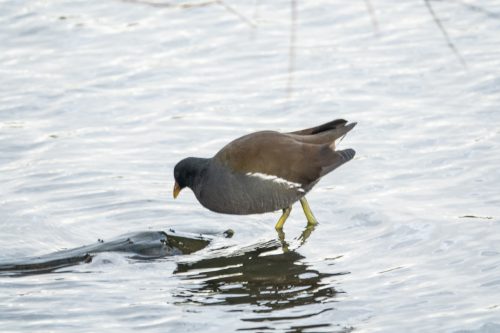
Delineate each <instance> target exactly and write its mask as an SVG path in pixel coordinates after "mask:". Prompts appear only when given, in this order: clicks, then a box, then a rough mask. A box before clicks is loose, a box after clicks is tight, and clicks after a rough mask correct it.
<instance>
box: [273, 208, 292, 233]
mask: <svg viewBox="0 0 500 333" xmlns="http://www.w3.org/2000/svg"><path fill="white" fill-rule="evenodd" d="M291 211H292V206H290V207H287V208H285V209H283V215H281V217H280V219H279V220H278V223H276V225H275V226H274V228H275V229H276V230H281V229H283V225H284V224H285V221H286V219H287V218H288V216H289V215H290V212H291Z"/></svg>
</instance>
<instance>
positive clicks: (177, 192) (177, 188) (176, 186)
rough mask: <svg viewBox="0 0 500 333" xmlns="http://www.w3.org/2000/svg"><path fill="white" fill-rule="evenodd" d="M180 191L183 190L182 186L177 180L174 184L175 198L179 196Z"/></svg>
mask: <svg viewBox="0 0 500 333" xmlns="http://www.w3.org/2000/svg"><path fill="white" fill-rule="evenodd" d="M180 192H181V187H180V186H179V184H177V182H176V183H175V185H174V199H176V198H177V196H178V195H179V193H180Z"/></svg>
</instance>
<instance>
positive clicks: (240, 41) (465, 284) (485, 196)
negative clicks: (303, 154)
mask: <svg viewBox="0 0 500 333" xmlns="http://www.w3.org/2000/svg"><path fill="white" fill-rule="evenodd" d="M367 3H368V4H370V5H371V7H373V12H372V14H373V15H372V16H371V15H370V11H369V10H368V7H367ZM427 4H430V5H431V8H430V9H431V10H429V7H428V6H427V5H426V2H424V1H406V2H401V1H393V0H382V1H376V2H375V1H373V2H371V3H369V2H365V1H350V2H340V1H337V2H329V1H315V2H299V1H291V2H288V1H272V2H265V1H248V2H242V1H239V2H210V1H206V2H195V1H193V2H187V1H186V2H176V1H173V2H171V3H166V2H160V1H158V2H142V1H118V0H116V1H114V0H110V1H95V0H94V1H72V2H68V1H42V0H33V1H3V2H2V3H1V5H0V6H1V9H2V10H1V14H0V27H1V28H0V40H1V41H2V42H1V43H0V74H1V76H0V77H1V78H0V150H1V154H0V184H1V187H0V194H1V196H0V230H1V232H0V248H1V249H2V251H1V253H0V260H3V261H5V260H7V261H12V260H14V259H16V258H22V257H30V256H39V255H44V254H47V253H51V252H55V251H59V250H63V249H72V248H77V247H79V246H82V245H86V244H93V243H96V242H97V240H98V239H103V240H109V239H113V238H115V237H117V236H118V235H122V234H126V233H136V232H141V231H151V230H169V229H170V228H173V229H175V230H180V231H182V232H186V233H193V234H200V233H201V234H212V235H216V234H221V233H222V232H223V231H224V230H226V229H228V228H231V229H233V230H234V231H235V235H234V237H233V238H231V239H227V238H223V237H216V238H215V240H214V241H213V242H212V243H211V244H210V245H209V246H207V247H206V248H204V249H203V250H201V251H198V252H196V253H192V254H189V255H180V256H175V257H165V258H161V259H155V260H135V259H131V258H129V257H127V256H126V255H124V254H123V253H115V252H106V253H101V254H99V255H97V256H96V257H95V258H94V260H93V261H92V262H91V263H88V264H82V265H78V266H71V267H66V268H61V269H60V270H56V271H54V272H51V273H48V274H41V275H27V276H22V277H13V276H10V277H1V278H0V327H2V332H20V331H27V332H47V331H51V332H68V331H72V332H93V331H98V330H99V331H106V332H118V331H119V332H124V331H141V332H165V331H166V332H199V331H203V332H226V331H228V332H229V331H253V332H267V331H273V332H350V331H352V330H354V331H358V332H500V319H499V318H500V301H499V300H500V245H499V244H500V242H499V240H500V218H499V217H500V191H499V189H500V168H499V165H500V140H499V137H500V128H499V125H498V124H499V123H500V112H499V107H500V70H499V68H500V56H499V55H500V37H499V34H498V31H500V3H498V1H493V0H481V1H475V2H461V1H430V2H427ZM433 14H434V16H433ZM440 27H444V29H446V30H445V31H443V30H441V28H440ZM335 118H346V119H347V120H349V121H357V122H358V125H357V127H356V128H355V129H354V130H353V131H352V132H351V133H349V135H348V136H347V137H346V138H345V139H344V140H343V141H342V143H341V144H340V147H341V148H347V147H352V148H354V149H355V150H356V151H357V155H356V158H355V159H354V160H353V161H351V162H349V163H348V164H347V165H345V166H343V167H341V168H340V169H338V170H336V171H335V172H334V173H332V174H331V175H329V176H327V177H325V178H324V179H323V180H322V181H321V182H320V183H319V184H318V186H317V187H316V188H315V190H313V191H312V192H311V193H310V194H309V196H308V199H309V203H310V205H311V207H312V209H313V211H314V213H315V215H316V217H317V218H318V220H319V221H320V224H319V225H318V227H317V228H316V230H314V232H313V233H312V234H311V236H310V237H309V238H308V239H307V241H306V242H305V243H304V244H301V242H300V240H299V239H298V238H299V237H300V235H301V233H302V232H303V228H304V226H305V223H306V221H305V218H304V216H303V214H302V212H301V211H300V205H297V207H295V208H294V210H293V211H292V214H291V216H290V218H289V220H288V221H287V223H286V225H285V233H286V241H287V243H288V245H287V249H288V251H284V250H283V247H282V244H281V243H280V242H279V241H278V240H277V239H278V237H277V235H276V232H275V231H274V228H273V226H274V224H275V222H276V220H277V219H278V217H279V213H270V214H264V215H256V216H227V215H220V214H215V213H212V212H209V211H207V210H205V209H204V208H203V207H201V206H200V205H199V204H198V203H197V202H196V200H195V198H194V195H192V193H190V192H189V191H183V192H182V193H181V195H180V197H179V198H178V199H177V200H176V201H173V199H172V198H171V196H172V194H171V191H172V187H173V176H172V169H173V166H174V165H175V163H176V162H177V161H179V160H180V159H182V158H183V157H186V156H203V157H209V156H212V155H213V154H214V153H215V152H216V151H217V150H218V149H220V148H221V147H222V146H223V145H224V144H225V143H226V142H228V141H230V140H231V139H234V138H236V137H238V136H240V135H243V134H246V133H249V132H252V131H256V130H261V129H276V130H295V129H300V128H304V127H310V126H314V125H317V124H320V123H323V122H327V121H330V120H332V119H335Z"/></svg>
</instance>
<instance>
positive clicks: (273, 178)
mask: <svg viewBox="0 0 500 333" xmlns="http://www.w3.org/2000/svg"><path fill="white" fill-rule="evenodd" d="M246 175H247V176H250V177H257V178H260V179H263V180H270V181H273V182H275V183H278V184H285V185H287V186H288V187H289V188H295V189H297V191H299V192H305V191H304V189H303V188H302V184H300V183H295V182H291V181H289V180H286V179H283V178H280V177H278V176H274V175H267V174H265V173H260V172H247V173H246Z"/></svg>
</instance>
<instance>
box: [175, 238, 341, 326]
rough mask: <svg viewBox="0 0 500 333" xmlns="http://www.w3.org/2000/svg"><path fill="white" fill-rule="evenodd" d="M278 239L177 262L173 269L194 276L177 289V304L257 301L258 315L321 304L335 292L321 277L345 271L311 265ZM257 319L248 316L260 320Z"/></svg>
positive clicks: (225, 303) (322, 307)
mask: <svg viewBox="0 0 500 333" xmlns="http://www.w3.org/2000/svg"><path fill="white" fill-rule="evenodd" d="M310 231H311V230H310ZM310 231H308V232H309V233H310ZM283 237H284V235H283ZM280 238H281V236H280ZM283 244H286V242H285V241H284V238H283V239H282V240H281V241H279V240H272V241H269V242H263V243H258V244H255V245H253V246H250V247H246V248H243V249H240V250H237V251H235V252H231V253H227V252H225V254H224V253H223V254H219V255H217V256H213V257H209V258H204V259H200V260H198V261H195V262H185V263H178V264H177V269H176V271H175V272H174V273H175V274H178V275H179V276H180V277H182V278H183V279H186V280H193V283H189V284H184V288H183V289H182V290H179V291H178V292H177V293H176V296H177V298H178V299H179V303H181V304H198V305H256V307H255V308H254V309H253V312H254V313H259V314H262V313H270V312H273V311H275V310H283V309H288V308H294V307H298V306H303V305H311V304H319V303H326V301H327V300H328V299H330V298H334V297H335V295H336V294H337V291H336V290H335V289H334V288H333V287H332V286H331V285H329V282H328V281H326V280H331V279H327V278H329V277H332V276H335V275H341V274H346V273H322V272H319V271H318V270H316V269H312V268H311V267H310V265H308V264H307V263H305V262H304V261H303V259H304V256H302V255H301V254H299V253H298V252H297V251H296V250H290V249H288V245H287V247H286V248H285V246H284V245H283ZM227 250H228V249H226V250H225V251H227ZM233 310H234V309H233ZM316 310H318V311H316V312H315V313H311V314H310V315H311V316H312V315H315V314H317V313H318V312H324V311H325V308H324V306H321V307H319V308H316ZM313 312H314V311H313ZM259 318H261V319H262V320H269V318H264V317H260V316H259ZM259 318H257V319H251V321H259Z"/></svg>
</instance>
